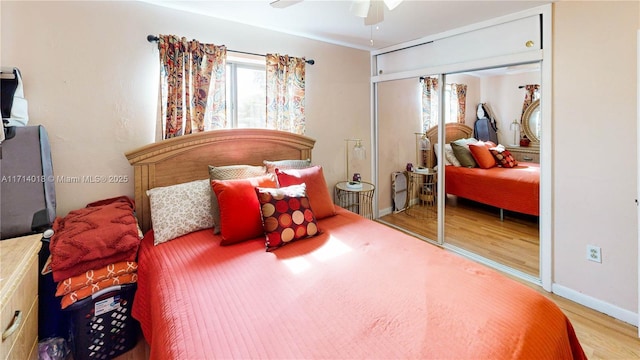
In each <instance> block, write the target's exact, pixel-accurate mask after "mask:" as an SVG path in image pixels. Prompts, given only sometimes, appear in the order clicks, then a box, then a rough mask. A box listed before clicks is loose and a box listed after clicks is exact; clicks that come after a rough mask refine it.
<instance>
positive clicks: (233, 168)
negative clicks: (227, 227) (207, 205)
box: [209, 165, 267, 234]
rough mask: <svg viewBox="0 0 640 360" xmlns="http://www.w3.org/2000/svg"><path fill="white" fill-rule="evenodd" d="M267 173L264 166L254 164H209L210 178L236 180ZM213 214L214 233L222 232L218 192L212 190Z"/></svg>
mask: <svg viewBox="0 0 640 360" xmlns="http://www.w3.org/2000/svg"><path fill="white" fill-rule="evenodd" d="M266 173H267V169H266V167H264V166H254V165H227V166H213V165H209V180H234V179H247V178H252V177H256V176H262V175H265V174H266ZM211 215H212V216H213V226H214V229H213V233H214V234H220V230H221V229H222V223H221V221H220V206H219V204H218V198H217V197H216V193H215V192H214V191H213V190H212V191H211Z"/></svg>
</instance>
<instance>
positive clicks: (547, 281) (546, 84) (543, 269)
mask: <svg viewBox="0 0 640 360" xmlns="http://www.w3.org/2000/svg"><path fill="white" fill-rule="evenodd" d="M551 13H552V7H551V5H550V4H549V5H544V6H540V7H536V8H533V9H530V10H527V11H523V12H520V13H517V14H512V15H509V16H503V17H500V18H496V19H493V20H491V21H489V22H485V23H482V24H481V25H477V26H478V29H480V28H483V27H486V26H490V24H491V23H493V24H495V25H499V24H503V23H505V22H508V21H514V20H518V19H521V18H524V17H529V16H532V15H540V19H541V35H540V41H541V44H540V47H541V48H540V49H539V50H529V51H526V52H522V53H515V54H508V55H502V56H495V57H491V58H485V59H478V60H471V61H465V62H459V63H455V64H444V65H437V66H431V67H428V66H427V67H425V68H421V69H412V70H407V71H397V72H395V73H391V74H389V73H387V74H383V73H380V71H379V70H376V69H377V68H378V67H377V65H376V57H377V56H378V55H380V54H383V53H385V51H388V50H384V49H383V50H379V51H372V52H371V72H372V77H371V89H372V90H371V94H372V144H374V147H375V148H376V149H375V151H373V154H374V156H372V159H371V165H372V169H373V170H374V172H373V174H375V175H374V177H375V181H376V183H377V182H378V178H379V176H380V174H379V173H378V171H377V162H378V159H377V147H378V144H379V134H378V117H377V111H376V108H377V106H376V101H377V100H376V96H377V95H376V93H377V91H376V89H377V84H378V83H379V82H383V81H389V80H399V79H406V78H412V77H415V78H418V77H420V76H423V75H425V74H430V75H433V74H439V76H440V78H442V76H443V75H444V74H447V73H456V72H462V71H469V70H478V69H486V68H492V67H498V66H508V65H515V64H523V63H531V62H537V61H540V63H541V67H540V71H541V87H542V92H541V101H540V103H541V106H540V109H541V115H542V131H543V133H544V134H545V135H544V136H545V140H544V141H543V142H542V143H541V145H540V163H541V164H540V273H539V275H540V278H539V279H534V280H533V281H532V279H529V278H525V280H528V281H532V282H535V283H537V284H539V285H541V286H542V288H543V289H545V290H546V291H551V290H552V289H551V287H552V282H553V276H552V274H553V269H552V260H553V258H552V247H553V238H552V236H553V233H552V225H553V224H552V221H553V216H552V215H553V214H552V211H553V207H552V193H553V189H552V185H553V184H552V169H553V163H552V161H553V159H552V156H551V155H552V150H553V149H552V144H553V139H552V137H553V133H552V131H551V129H552V99H553V97H552V83H551V81H552V69H551V64H552V44H551V41H552V35H551V27H552V20H551ZM458 31H459V33H462V32H465V31H466V32H468V31H473V29H470V28H469V27H465V28H463V29H458ZM453 33H455V31H453V32H449V33H448V34H447V35H449V36H450V35H451V34H453ZM407 46H415V43H414V42H412V43H408V44H407ZM401 48H402V45H398V46H395V47H394V48H393V49H391V51H402V50H401ZM442 122H443V120H442V119H439V124H440V126H439V129H440V130H439V133H438V139H439V143H440V144H442V141H443V140H444V133H443V131H442V129H443V126H442ZM436 151H441V149H437V150H436ZM438 171H439V172H440V173H442V172H443V171H444V168H443V166H442V165H441V164H438ZM438 191H439V192H440V193H441V194H442V193H444V184H443V182H441V181H439V182H438ZM376 196H377V194H376ZM442 198H443V197H442V196H440V197H438V239H437V243H438V244H443V241H444V200H442ZM376 204H377V200H376ZM378 212H379V209H378V207H377V206H376V208H375V213H376V214H375V216H376V217H378V216H379V213H378ZM463 255H464V254H463ZM489 265H490V264H489ZM512 274H513V275H514V276H518V277H522V276H521V274H519V273H517V272H514V273H512Z"/></svg>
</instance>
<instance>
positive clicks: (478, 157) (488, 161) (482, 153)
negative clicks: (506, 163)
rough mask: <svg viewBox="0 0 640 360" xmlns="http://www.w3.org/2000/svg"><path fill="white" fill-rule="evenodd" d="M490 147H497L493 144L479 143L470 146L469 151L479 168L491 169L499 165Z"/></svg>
mask: <svg viewBox="0 0 640 360" xmlns="http://www.w3.org/2000/svg"><path fill="white" fill-rule="evenodd" d="M490 147H495V145H494V144H493V143H492V142H482V141H479V142H477V143H474V144H469V151H471V155H472V156H473V159H474V160H475V161H476V163H477V164H478V166H479V167H481V168H483V169H489V168H492V167H494V166H496V165H497V163H496V159H495V158H494V157H493V155H492V154H491V151H489V148H490Z"/></svg>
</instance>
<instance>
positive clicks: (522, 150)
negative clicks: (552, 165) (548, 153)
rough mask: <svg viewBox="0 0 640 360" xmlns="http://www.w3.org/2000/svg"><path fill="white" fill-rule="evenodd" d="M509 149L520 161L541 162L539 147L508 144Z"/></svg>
mask: <svg viewBox="0 0 640 360" xmlns="http://www.w3.org/2000/svg"><path fill="white" fill-rule="evenodd" d="M507 150H509V152H510V153H511V155H512V156H513V158H514V159H516V160H517V161H518V162H531V163H537V164H539V163H540V150H539V149H537V148H531V147H520V146H507Z"/></svg>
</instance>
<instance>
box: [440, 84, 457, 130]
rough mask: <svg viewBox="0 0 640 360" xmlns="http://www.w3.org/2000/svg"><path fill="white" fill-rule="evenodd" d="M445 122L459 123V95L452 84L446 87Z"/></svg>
mask: <svg viewBox="0 0 640 360" xmlns="http://www.w3.org/2000/svg"><path fill="white" fill-rule="evenodd" d="M443 115H444V122H445V123H455V122H458V95H456V91H455V90H454V89H453V87H452V84H447V85H446V86H445V87H444V111H443Z"/></svg>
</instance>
